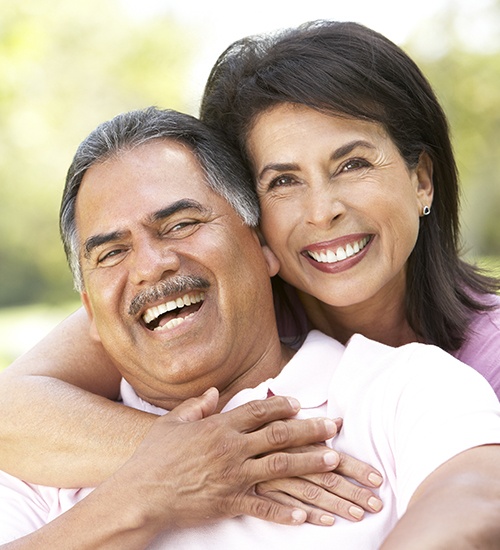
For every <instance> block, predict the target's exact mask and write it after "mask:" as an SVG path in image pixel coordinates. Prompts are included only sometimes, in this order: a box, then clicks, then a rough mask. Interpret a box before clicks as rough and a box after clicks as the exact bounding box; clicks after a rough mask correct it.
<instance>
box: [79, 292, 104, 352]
mask: <svg viewBox="0 0 500 550" xmlns="http://www.w3.org/2000/svg"><path fill="white" fill-rule="evenodd" d="M80 296H81V299H82V304H83V307H84V308H85V311H86V312H87V315H88V317H89V319H90V327H89V334H90V337H91V338H92V340H95V341H96V342H100V341H101V337H100V336H99V332H98V331H97V327H96V326H95V322H94V312H93V311H92V305H91V303H90V298H89V295H88V294H87V293H86V292H85V291H83V292H81V294H80Z"/></svg>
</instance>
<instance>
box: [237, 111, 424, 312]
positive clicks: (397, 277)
mask: <svg viewBox="0 0 500 550" xmlns="http://www.w3.org/2000/svg"><path fill="white" fill-rule="evenodd" d="M247 148H248V151H249V156H250V160H251V162H252V165H253V170H254V174H255V180H256V185H257V192H258V196H259V200H260V204H261V208H262V225H261V227H262V231H263V234H264V237H265V239H266V241H267V243H268V244H269V245H270V247H271V248H272V250H273V251H274V253H275V254H276V255H277V257H278V259H279V260H280V263H281V270H280V275H281V276H282V277H283V279H285V280H286V281H288V282H289V283H290V284H292V285H293V286H295V287H296V288H298V289H299V290H302V291H304V292H305V293H307V294H310V295H312V296H314V297H316V298H317V299H319V300H320V301H322V302H325V303H327V304H329V305H331V306H336V307H343V306H350V305H354V304H361V303H363V302H366V301H370V300H373V299H375V300H388V298H390V299H389V300H388V302H389V303H390V302H391V301H393V300H394V298H395V297H397V300H398V301H400V300H402V299H404V292H405V265H406V262H407V260H408V256H409V255H410V253H411V251H412V249H413V247H414V246H415V242H416V239H417V234H418V229H419V217H420V215H421V213H422V209H423V207H424V206H425V205H428V206H430V205H431V203H432V191H433V188H432V167H431V163H430V160H429V159H428V157H427V156H426V155H422V157H421V159H420V162H419V165H418V166H417V167H416V168H415V169H412V170H410V169H408V167H407V166H406V164H405V162H404V161H403V158H402V157H401V155H400V154H399V151H398V149H397V148H396V146H395V144H394V143H393V141H392V140H391V139H390V138H389V136H388V135H387V134H386V132H385V131H384V129H383V128H382V126H381V125H379V124H376V123H373V122H366V121H361V120H358V119H352V118H341V117H335V116H329V115H325V114H322V113H320V112H318V111H316V110H313V109H310V108H308V107H305V106H301V105H300V106H298V105H291V104H282V105H279V106H276V107H273V108H271V109H269V110H267V111H265V112H264V113H262V114H260V115H259V116H258V117H257V119H256V120H255V123H254V124H253V126H252V129H251V131H250V133H249V137H248V142H247ZM389 303H388V305H389Z"/></svg>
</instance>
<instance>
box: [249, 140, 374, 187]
mask: <svg viewBox="0 0 500 550" xmlns="http://www.w3.org/2000/svg"><path fill="white" fill-rule="evenodd" d="M357 147H364V148H366V149H375V146H374V145H373V143H370V142H369V141H366V140H364V139H356V140H353V141H350V142H349V143H345V144H344V145H341V146H340V147H339V148H338V149H335V151H333V153H332V154H331V155H330V159H331V160H339V159H341V158H343V157H345V156H346V155H348V154H349V153H351V152H352V151H353V150H354V149H356V148H357ZM298 169H299V165H298V164H297V163H295V162H270V163H269V164H266V165H265V166H264V168H263V169H262V170H261V171H260V172H259V174H258V178H259V179H261V178H262V176H263V175H264V174H265V173H266V172H267V171H269V170H271V171H273V172H287V171H294V170H298Z"/></svg>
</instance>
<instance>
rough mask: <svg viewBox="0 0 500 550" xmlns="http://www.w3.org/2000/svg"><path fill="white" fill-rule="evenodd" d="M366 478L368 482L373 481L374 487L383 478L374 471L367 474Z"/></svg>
mask: <svg viewBox="0 0 500 550" xmlns="http://www.w3.org/2000/svg"><path fill="white" fill-rule="evenodd" d="M368 480H369V481H370V483H373V485H375V486H376V487H378V486H379V485H380V484H381V483H382V481H384V480H383V478H382V476H380V475H379V474H376V473H374V472H372V473H371V474H370V475H369V476H368Z"/></svg>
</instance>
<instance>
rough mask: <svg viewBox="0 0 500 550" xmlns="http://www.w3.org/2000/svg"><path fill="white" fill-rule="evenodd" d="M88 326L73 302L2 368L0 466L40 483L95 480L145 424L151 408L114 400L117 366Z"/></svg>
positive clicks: (119, 459)
mask: <svg viewBox="0 0 500 550" xmlns="http://www.w3.org/2000/svg"><path fill="white" fill-rule="evenodd" d="M88 327H89V321H88V318H87V315H86V313H85V311H84V310H83V309H80V310H78V311H77V312H75V313H74V314H72V315H71V316H70V317H68V318H67V319H66V320H65V321H63V322H62V323H61V324H60V325H58V326H57V327H56V328H55V329H54V330H53V331H52V332H51V333H50V334H49V335H48V336H46V337H45V338H44V339H43V340H42V341H41V342H40V343H39V344H37V345H36V346H35V347H34V348H33V349H32V350H30V351H29V352H28V353H26V354H25V355H23V356H22V357H20V358H19V359H18V360H17V361H15V362H14V363H13V364H12V365H11V366H10V367H9V368H8V369H6V370H5V371H4V372H2V373H1V374H0V418H1V419H2V421H1V422H0V442H1V444H0V468H1V469H3V470H5V471H7V472H9V473H10V474H12V475H15V476H17V477H20V478H22V479H25V480H27V481H31V482H33V483H40V484H43V485H55V486H58V487H82V486H94V485H97V484H98V483H100V482H102V481H103V480H104V479H106V478H107V477H109V476H110V475H111V474H112V473H113V472H115V471H116V470H117V469H118V468H119V467H120V466H121V465H122V464H123V463H124V462H125V461H126V460H127V459H128V458H130V456H131V455H132V454H133V452H134V451H135V449H136V448H137V446H138V445H139V443H140V442H141V441H142V439H143V438H144V436H145V434H146V433H147V432H148V430H149V429H150V427H151V425H152V423H153V421H154V420H155V418H156V417H155V416H154V415H149V414H147V413H144V412H141V411H137V410H135V409H131V408H129V407H124V406H122V405H120V404H119V403H115V402H114V401H113V400H114V399H116V398H117V397H118V392H119V383H120V374H119V373H118V371H117V370H116V368H115V367H114V365H113V363H112V362H111V360H110V359H109V358H108V356H107V355H106V353H105V351H104V349H103V348H102V347H101V345H100V344H99V343H97V342H95V341H93V340H92V339H91V338H90V336H89V330H88ZM62 420H64V421H62Z"/></svg>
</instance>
